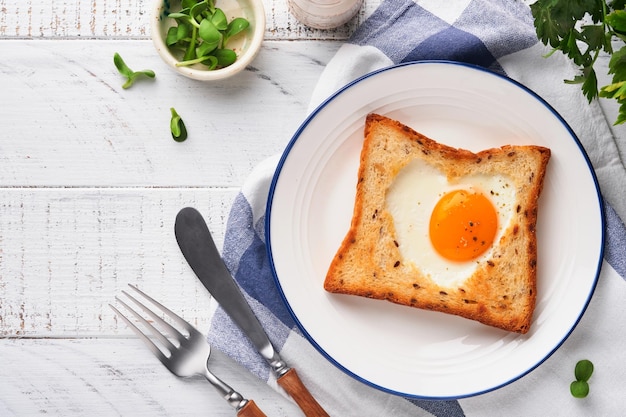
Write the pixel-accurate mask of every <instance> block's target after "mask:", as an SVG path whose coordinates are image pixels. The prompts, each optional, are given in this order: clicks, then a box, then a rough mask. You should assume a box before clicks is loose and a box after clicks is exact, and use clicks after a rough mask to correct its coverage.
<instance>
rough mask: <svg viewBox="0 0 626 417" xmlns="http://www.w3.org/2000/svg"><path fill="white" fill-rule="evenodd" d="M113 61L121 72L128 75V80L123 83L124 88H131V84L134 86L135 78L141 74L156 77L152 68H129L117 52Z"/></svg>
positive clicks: (125, 75)
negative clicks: (135, 69) (138, 69)
mask: <svg viewBox="0 0 626 417" xmlns="http://www.w3.org/2000/svg"><path fill="white" fill-rule="evenodd" d="M113 63H114V64H115V67H116V68H117V70H118V71H119V72H120V74H122V75H123V76H124V77H126V82H125V83H124V85H122V88H130V86H132V85H133V83H134V82H135V80H136V79H137V78H138V77H140V76H144V77H148V78H154V77H155V74H154V71H152V70H143V71H133V70H131V69H130V68H128V65H126V63H125V62H124V60H123V59H122V57H121V56H120V54H118V53H117V52H116V53H115V55H113Z"/></svg>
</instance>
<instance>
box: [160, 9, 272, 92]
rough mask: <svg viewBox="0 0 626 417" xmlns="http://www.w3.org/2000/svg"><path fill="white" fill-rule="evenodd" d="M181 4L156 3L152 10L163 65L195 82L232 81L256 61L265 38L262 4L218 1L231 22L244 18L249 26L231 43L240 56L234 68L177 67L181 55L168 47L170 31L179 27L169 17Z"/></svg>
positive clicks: (231, 47) (230, 45) (233, 64)
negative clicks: (167, 41) (225, 79)
mask: <svg viewBox="0 0 626 417" xmlns="http://www.w3.org/2000/svg"><path fill="white" fill-rule="evenodd" d="M180 3H181V2H180V0H156V1H155V2H154V6H153V9H152V21H151V31H152V41H153V43H154V46H155V47H156V50H157V52H158V53H159V55H160V56H161V58H163V61H165V63H167V65H168V66H169V67H170V68H172V69H173V70H174V71H176V72H178V73H179V74H182V75H184V76H186V77H189V78H193V79H195V80H202V81H212V80H222V79H224V78H228V77H231V76H233V75H235V74H237V73H238V72H240V71H241V70H243V69H244V68H245V67H246V66H247V65H248V64H250V62H252V60H253V59H254V58H255V57H256V55H257V53H258V52H259V49H260V48H261V43H263V38H264V36H265V9H264V7H263V2H262V0H216V2H215V6H216V7H218V8H220V9H222V10H223V11H224V13H225V14H226V17H227V20H228V21H229V22H230V21H231V20H232V19H234V18H235V17H243V18H245V19H247V20H248V21H249V22H250V26H249V27H248V28H247V29H246V30H245V31H244V32H242V33H239V34H238V35H236V36H235V37H233V38H232V39H231V41H229V43H228V45H227V47H228V48H230V49H233V50H234V51H235V53H236V54H237V60H236V61H235V62H234V63H232V64H231V65H229V66H227V67H224V68H219V69H215V70H209V69H207V67H206V66H204V65H203V64H194V65H191V66H176V63H177V62H179V61H180V60H181V59H182V55H178V54H177V52H173V51H172V50H171V49H170V48H169V47H168V46H167V45H166V43H165V39H166V36H167V31H168V29H169V28H170V27H171V26H175V25H176V21H175V20H174V19H171V18H168V17H167V16H168V14H169V13H174V12H177V11H179V10H180V8H181V6H180Z"/></svg>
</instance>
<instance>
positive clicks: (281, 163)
mask: <svg viewBox="0 0 626 417" xmlns="http://www.w3.org/2000/svg"><path fill="white" fill-rule="evenodd" d="M424 64H426V65H428V64H446V65H456V66H461V67H466V68H469V69H472V70H477V71H482V72H485V73H488V74H490V75H493V76H496V77H498V78H500V79H502V80H505V81H506V82H508V83H511V84H513V85H514V86H516V87H518V88H519V89H521V90H522V91H524V92H526V93H527V94H528V95H530V96H531V97H533V98H534V99H535V100H537V102H539V103H540V104H541V105H543V106H544V107H545V108H546V109H547V110H549V111H550V112H551V113H552V115H553V116H554V117H555V118H556V119H557V120H558V121H559V122H560V123H561V124H562V125H563V127H564V128H565V129H566V130H567V131H568V133H569V135H570V137H571V139H572V140H573V141H574V142H575V143H576V145H577V146H578V149H579V151H580V153H581V155H582V157H583V159H584V160H585V163H586V164H587V168H588V170H589V174H590V175H591V178H592V180H593V184H594V186H595V189H596V197H597V200H598V205H599V207H598V208H599V213H600V225H601V228H602V230H601V245H600V250H599V253H598V263H597V265H596V273H595V277H594V279H593V284H592V285H591V288H590V291H589V294H588V295H587V298H586V300H585V303H584V305H583V306H582V308H581V310H580V313H579V315H578V317H577V318H576V320H575V321H574V323H573V325H572V327H571V328H570V329H569V330H568V331H567V332H566V333H565V334H564V336H563V338H562V339H561V340H560V342H559V343H557V344H556V345H555V346H554V348H553V349H552V350H550V351H549V352H548V353H547V354H545V356H544V357H543V358H542V359H541V360H539V361H538V362H537V363H536V364H535V365H534V366H532V367H530V368H528V369H527V370H526V371H525V372H522V373H520V374H518V375H516V376H513V377H511V378H510V379H509V380H508V381H505V382H503V383H502V384H499V385H496V386H493V387H491V388H489V389H484V390H479V391H476V392H472V393H468V394H464V395H456V396H437V397H432V396H423V395H418V394H410V393H404V392H398V391H395V390H392V389H389V388H386V387H383V386H380V385H378V384H376V383H374V382H372V381H369V380H367V379H365V378H363V377H361V376H359V375H357V374H355V373H354V372H352V371H351V370H349V369H347V368H346V367H344V366H343V365H341V364H340V363H339V362H337V361H336V360H335V359H334V358H333V357H332V356H330V355H329V354H328V353H327V352H326V351H325V350H324V349H323V348H322V347H321V346H320V345H319V344H318V343H317V342H316V341H315V339H314V338H313V337H312V336H311V335H310V334H309V332H307V330H306V328H305V326H304V325H303V324H302V323H301V322H300V320H299V319H298V317H297V315H296V314H295V312H294V311H293V309H292V307H291V305H290V303H289V301H288V300H287V297H286V295H285V293H284V291H283V289H282V286H281V283H280V279H279V278H278V274H277V273H276V268H275V264H274V256H273V253H272V244H271V225H270V222H271V218H272V203H273V201H274V193H275V191H276V185H277V182H278V179H279V177H280V174H281V172H282V168H283V166H284V164H285V161H286V160H287V158H288V157H289V154H290V151H291V149H292V148H293V146H294V145H295V143H296V142H297V141H298V139H299V137H300V135H301V134H302V132H303V131H304V130H305V129H306V128H307V126H308V125H309V123H310V122H311V121H312V120H313V119H315V117H316V116H317V115H318V114H319V113H320V112H321V111H322V110H323V109H324V108H325V107H326V106H327V105H328V104H329V103H330V102H332V101H333V100H335V99H336V98H337V97H338V96H340V95H342V94H343V93H344V92H346V91H347V90H349V89H351V88H353V87H355V86H357V85H358V84H359V83H361V82H362V81H364V80H366V79H369V78H371V77H374V76H376V75H378V74H381V73H384V72H388V71H393V70H395V69H397V68H401V67H406V66H413V65H424ZM605 233H606V218H605V208H604V201H603V198H602V194H601V192H600V186H599V183H598V179H597V176H596V174H595V171H594V169H593V166H592V164H591V161H590V159H589V156H588V154H587V152H586V151H585V149H584V147H583V145H582V143H581V142H580V140H579V139H578V137H577V135H576V134H575V133H574V131H573V130H572V128H571V127H570V126H569V124H568V123H567V122H566V121H565V120H564V119H563V117H562V116H561V115H560V114H559V113H558V112H557V111H556V109H554V108H553V107H552V106H551V105H550V104H548V102H546V101H545V100H544V99H543V98H542V97H541V96H539V95H538V94H537V93H535V92H534V91H533V90H531V89H530V88H528V87H526V86H525V85H523V84H521V83H520V82H518V81H516V80H513V79H511V78H509V77H507V76H505V75H502V74H499V73H496V72H493V71H491V70H488V69H486V68H484V67H480V66H477V65H473V64H467V63H463V62H456V61H446V60H424V61H415V62H406V63H400V64H395V65H390V66H388V67H384V68H381V69H378V70H375V71H372V72H370V73H367V74H365V75H363V76H361V77H359V78H357V79H355V80H354V81H352V82H349V83H348V84H346V85H345V86H343V87H342V88H340V89H339V90H337V91H336V92H335V93H333V94H332V95H331V96H330V97H328V98H327V99H326V100H324V101H323V102H322V103H321V104H320V105H319V106H318V107H317V108H316V109H315V110H314V111H312V112H311V113H310V114H309V116H307V118H306V119H305V120H304V122H303V123H302V124H301V125H300V127H299V128H298V129H297V131H296V132H295V133H294V135H293V136H292V138H291V140H290V141H289V143H288V144H287V146H286V148H285V150H284V152H283V154H282V156H281V158H280V160H279V162H278V165H277V168H276V170H275V172H274V176H273V177H272V181H271V184H270V188H269V193H268V199H267V204H266V211H265V243H266V248H267V254H268V257H269V261H270V268H271V271H272V276H273V278H274V282H275V284H276V286H277V288H278V291H279V293H280V296H281V298H282V300H283V302H284V304H285V306H286V307H287V309H288V311H289V314H290V315H291V317H292V318H293V319H294V321H295V323H296V325H297V326H298V328H299V329H300V331H301V332H302V334H303V335H304V336H305V337H306V339H307V340H308V341H309V342H310V343H311V344H312V345H313V346H314V347H315V349H317V351H318V352H320V353H321V354H322V355H323V356H324V357H325V358H326V359H327V360H328V361H329V362H330V363H332V364H333V365H334V366H336V367H337V368H338V369H340V370H341V371H343V372H344V373H346V374H347V375H349V376H351V377H352V378H354V379H356V380H358V381H361V382H362V383H364V384H365V385H368V386H370V387H373V388H375V389H377V390H380V391H383V392H387V393H389V394H393V395H397V396H402V397H405V398H409V399H420V400H457V399H461V398H468V397H474V396H477V395H481V394H485V393H488V392H491V391H495V390H498V389H500V388H502V387H504V386H506V385H509V384H511V383H512V382H515V381H517V380H518V379H520V378H522V377H524V376H525V375H528V374H529V373H530V372H532V371H533V370H535V369H536V368H538V367H539V366H540V365H541V364H543V363H544V362H545V361H546V360H547V359H548V358H550V357H551V356H552V355H553V354H554V353H555V352H556V351H557V350H558V349H559V348H560V347H561V346H562V345H563V343H564V342H565V341H566V340H567V339H568V338H569V336H570V335H571V334H572V332H573V331H574V329H575V328H576V327H577V326H578V324H579V323H580V320H581V319H582V317H583V316H584V314H585V312H586V311H587V307H588V306H589V303H590V301H591V299H592V297H593V294H594V292H595V290H596V287H597V284H598V279H599V277H600V272H601V269H602V260H603V259H604V249H605V238H606V236H605Z"/></svg>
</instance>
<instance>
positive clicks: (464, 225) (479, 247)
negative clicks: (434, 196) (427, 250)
mask: <svg viewBox="0 0 626 417" xmlns="http://www.w3.org/2000/svg"><path fill="white" fill-rule="evenodd" d="M497 227H498V214H497V213H496V209H495V207H494V206H493V204H492V203H491V201H490V200H489V199H488V198H487V197H486V196H485V195H484V194H481V193H475V192H471V191H467V190H455V191H451V192H449V193H447V194H445V195H444V196H443V197H441V199H440V200H439V202H437V205H435V208H434V209H433V212H432V215H431V217H430V226H429V233H430V241H431V242H432V244H433V246H434V248H435V250H436V251H437V252H438V253H439V254H440V255H441V256H443V257H444V258H446V259H449V260H451V261H458V262H463V261H469V260H472V259H474V258H476V257H478V256H480V255H481V254H482V253H484V252H485V251H486V250H487V249H489V247H490V246H491V245H492V244H493V240H494V238H495V236H496V230H497Z"/></svg>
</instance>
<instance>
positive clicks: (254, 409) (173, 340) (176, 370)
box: [109, 284, 266, 417]
mask: <svg viewBox="0 0 626 417" xmlns="http://www.w3.org/2000/svg"><path fill="white" fill-rule="evenodd" d="M128 286H129V287H130V288H132V289H133V290H135V291H136V292H137V293H138V294H140V295H141V296H142V297H143V298H145V299H146V300H148V301H149V302H150V303H151V304H153V305H154V306H155V307H158V308H159V309H160V310H161V311H162V312H163V313H164V314H165V316H167V317H168V318H169V319H170V320H171V321H172V322H173V323H174V324H176V325H177V326H178V327H179V328H176V327H174V326H173V325H171V324H170V323H169V322H167V321H165V320H164V319H163V318H161V316H159V315H158V314H156V313H154V312H153V311H152V310H150V308H148V307H147V306H146V305H145V304H143V303H142V302H141V301H139V300H137V299H136V298H135V297H133V296H132V295H131V294H129V293H128V292H126V291H122V293H123V294H124V295H125V296H126V297H127V298H128V299H129V300H130V301H132V302H133V303H134V304H135V305H136V306H137V307H139V308H140V309H141V310H143V312H144V313H145V314H146V315H147V316H149V317H150V318H151V319H152V320H153V322H154V323H156V324H157V326H158V327H159V328H160V329H161V330H162V331H164V332H165V334H167V336H166V335H164V334H163V333H161V332H160V331H159V328H157V327H155V326H154V325H152V324H151V323H150V322H149V321H148V320H146V319H145V318H144V317H143V316H142V315H141V314H140V313H138V312H137V311H136V310H135V309H133V308H132V307H131V306H129V305H128V304H127V303H125V302H124V301H123V300H121V299H120V298H119V297H115V299H116V300H117V302H118V303H119V304H120V305H122V306H124V308H125V309H126V310H128V311H129V312H130V313H132V315H133V316H134V317H135V319H136V320H137V321H138V322H140V323H141V324H142V325H143V326H145V327H146V328H147V329H149V330H150V333H151V335H152V337H153V338H154V339H155V340H156V341H157V342H158V343H159V345H160V346H157V344H155V343H154V342H153V341H152V339H151V338H150V337H149V336H148V335H146V334H145V333H144V332H142V331H141V329H139V327H137V326H136V325H135V324H134V323H133V322H132V321H131V320H130V319H129V318H127V317H126V316H125V315H124V314H122V312H121V311H120V310H118V309H117V308H115V307H114V306H113V305H111V304H109V307H111V308H112V309H113V311H114V312H115V313H116V314H117V315H118V316H119V317H120V318H121V319H122V320H123V321H124V322H125V323H126V324H127V325H128V326H129V327H130V328H131V330H133V331H134V332H135V334H137V336H139V338H140V339H141V340H143V341H144V343H145V344H146V346H147V347H148V349H150V351H151V352H152V353H153V354H154V355H155V356H156V357H157V358H158V359H159V360H160V361H161V363H162V364H163V365H165V367H166V368H167V369H169V370H170V372H172V373H173V374H174V375H176V376H179V377H190V376H193V375H202V376H204V377H205V378H206V379H207V380H208V381H209V382H210V383H211V385H213V386H214V387H215V389H216V390H217V391H218V392H219V393H220V394H221V395H222V397H223V398H224V399H225V400H226V401H227V402H228V404H230V405H231V406H232V407H233V408H234V409H235V410H236V411H237V416H239V417H266V415H265V414H264V413H263V412H262V411H261V410H260V409H259V408H258V406H257V405H256V403H255V402H254V401H253V400H249V399H245V398H244V397H243V396H242V395H241V394H240V393H238V392H237V391H235V390H234V389H233V388H231V387H230V386H228V384H226V383H225V382H224V381H222V380H221V379H219V378H218V377H217V376H215V375H214V374H213V373H211V371H210V370H209V365H208V361H209V357H210V355H211V345H209V343H208V341H207V340H206V338H205V337H204V335H203V334H202V333H200V332H199V331H198V330H197V329H196V328H195V327H193V326H192V325H191V324H189V323H187V322H186V321H185V320H183V319H182V318H181V317H180V316H178V315H176V314H175V313H174V312H172V311H171V310H170V309H168V308H167V307H165V306H164V305H163V304H161V303H159V302H158V301H156V300H155V299H153V298H152V297H150V296H149V295H147V294H146V293H144V292H143V291H141V290H140V289H139V288H137V287H136V286H134V285H131V284H128ZM181 330H182V331H181Z"/></svg>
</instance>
